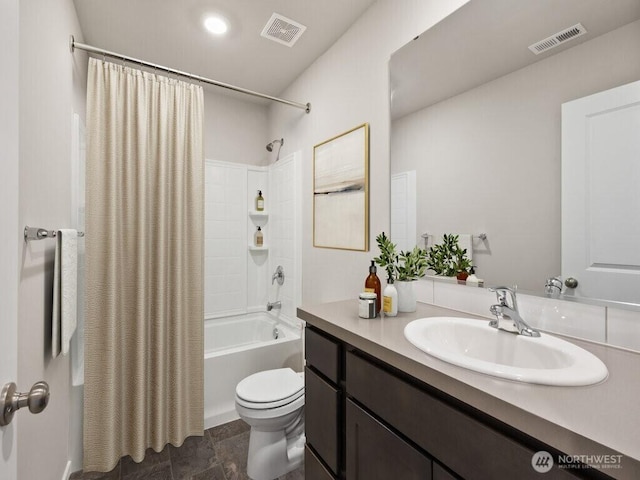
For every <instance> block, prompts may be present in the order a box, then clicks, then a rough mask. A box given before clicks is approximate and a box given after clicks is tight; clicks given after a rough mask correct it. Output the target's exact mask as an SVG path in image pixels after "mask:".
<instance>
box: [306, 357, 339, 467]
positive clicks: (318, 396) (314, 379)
mask: <svg viewBox="0 0 640 480" xmlns="http://www.w3.org/2000/svg"><path fill="white" fill-rule="evenodd" d="M304 382H305V434H306V436H307V444H309V445H310V446H311V447H312V448H313V450H315V452H316V453H317V454H318V455H319V456H320V458H321V459H322V460H324V462H325V463H326V464H327V466H328V467H329V468H330V469H331V470H332V471H333V473H334V474H335V473H338V466H339V455H340V453H339V452H340V448H341V442H340V439H339V438H338V431H339V430H338V425H339V422H340V421H341V416H340V410H339V405H340V403H339V402H340V392H339V391H338V390H336V389H335V388H333V387H332V386H331V385H330V384H329V383H327V382H325V381H324V380H323V379H322V378H321V377H320V376H319V375H317V374H315V373H314V372H313V371H312V370H310V369H309V368H308V367H307V368H305V369H304Z"/></svg>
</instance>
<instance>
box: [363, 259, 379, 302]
mask: <svg viewBox="0 0 640 480" xmlns="http://www.w3.org/2000/svg"><path fill="white" fill-rule="evenodd" d="M376 271H377V269H376V264H375V262H374V261H373V260H371V266H370V267H369V276H368V277H367V278H366V280H365V281H364V291H365V292H371V293H375V294H376V312H377V313H380V307H381V306H382V296H381V284H380V279H379V278H378V275H376Z"/></svg>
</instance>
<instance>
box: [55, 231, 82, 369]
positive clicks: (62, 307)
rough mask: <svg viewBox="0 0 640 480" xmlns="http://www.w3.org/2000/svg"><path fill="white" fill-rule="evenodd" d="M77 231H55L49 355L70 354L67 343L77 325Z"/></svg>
mask: <svg viewBox="0 0 640 480" xmlns="http://www.w3.org/2000/svg"><path fill="white" fill-rule="evenodd" d="M77 309H78V232H77V231H76V230H72V229H64V230H58V232H57V234H56V253H55V261H54V268H53V312H52V325H51V355H52V356H53V358H56V357H57V356H58V355H59V354H60V352H62V354H63V355H66V354H67V353H69V343H70V341H71V337H72V335H73V332H74V331H75V329H76V324H77Z"/></svg>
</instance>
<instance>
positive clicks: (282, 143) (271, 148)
mask: <svg viewBox="0 0 640 480" xmlns="http://www.w3.org/2000/svg"><path fill="white" fill-rule="evenodd" d="M274 143H279V144H280V148H282V145H284V138H281V139H280V140H274V141H273V142H271V143H269V144H267V151H268V152H273V144H274Z"/></svg>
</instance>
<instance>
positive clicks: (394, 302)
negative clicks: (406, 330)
mask: <svg viewBox="0 0 640 480" xmlns="http://www.w3.org/2000/svg"><path fill="white" fill-rule="evenodd" d="M382 311H383V312H384V314H385V315H386V316H387V317H395V316H396V315H398V290H396V286H395V285H394V284H393V278H389V279H387V286H386V287H384V291H383V292H382Z"/></svg>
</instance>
